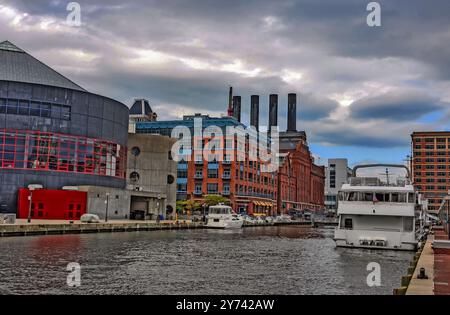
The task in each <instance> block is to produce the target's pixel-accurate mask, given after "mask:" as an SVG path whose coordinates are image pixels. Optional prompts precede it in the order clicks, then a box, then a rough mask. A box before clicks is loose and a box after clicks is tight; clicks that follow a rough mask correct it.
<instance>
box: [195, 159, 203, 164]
mask: <svg viewBox="0 0 450 315" xmlns="http://www.w3.org/2000/svg"><path fill="white" fill-rule="evenodd" d="M194 163H195V165H203V160H195V162H194Z"/></svg>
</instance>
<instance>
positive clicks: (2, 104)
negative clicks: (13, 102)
mask: <svg viewBox="0 0 450 315" xmlns="http://www.w3.org/2000/svg"><path fill="white" fill-rule="evenodd" d="M4 113H6V100H5V99H4V98H0V114H4Z"/></svg>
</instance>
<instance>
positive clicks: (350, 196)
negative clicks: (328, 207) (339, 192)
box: [348, 191, 358, 201]
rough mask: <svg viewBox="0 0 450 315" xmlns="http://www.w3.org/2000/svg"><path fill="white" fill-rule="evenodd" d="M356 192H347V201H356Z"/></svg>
mask: <svg viewBox="0 0 450 315" xmlns="http://www.w3.org/2000/svg"><path fill="white" fill-rule="evenodd" d="M357 200H358V198H357V193H356V192H354V191H352V192H349V193H348V201H357Z"/></svg>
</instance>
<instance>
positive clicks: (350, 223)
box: [344, 219, 353, 230]
mask: <svg viewBox="0 0 450 315" xmlns="http://www.w3.org/2000/svg"><path fill="white" fill-rule="evenodd" d="M344 225H345V229H347V230H352V229H353V220H352V219H345V224H344Z"/></svg>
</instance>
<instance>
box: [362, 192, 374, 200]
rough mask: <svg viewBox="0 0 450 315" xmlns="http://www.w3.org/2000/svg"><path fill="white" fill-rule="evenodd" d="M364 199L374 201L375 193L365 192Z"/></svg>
mask: <svg viewBox="0 0 450 315" xmlns="http://www.w3.org/2000/svg"><path fill="white" fill-rule="evenodd" d="M362 201H373V193H363V199H362Z"/></svg>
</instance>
